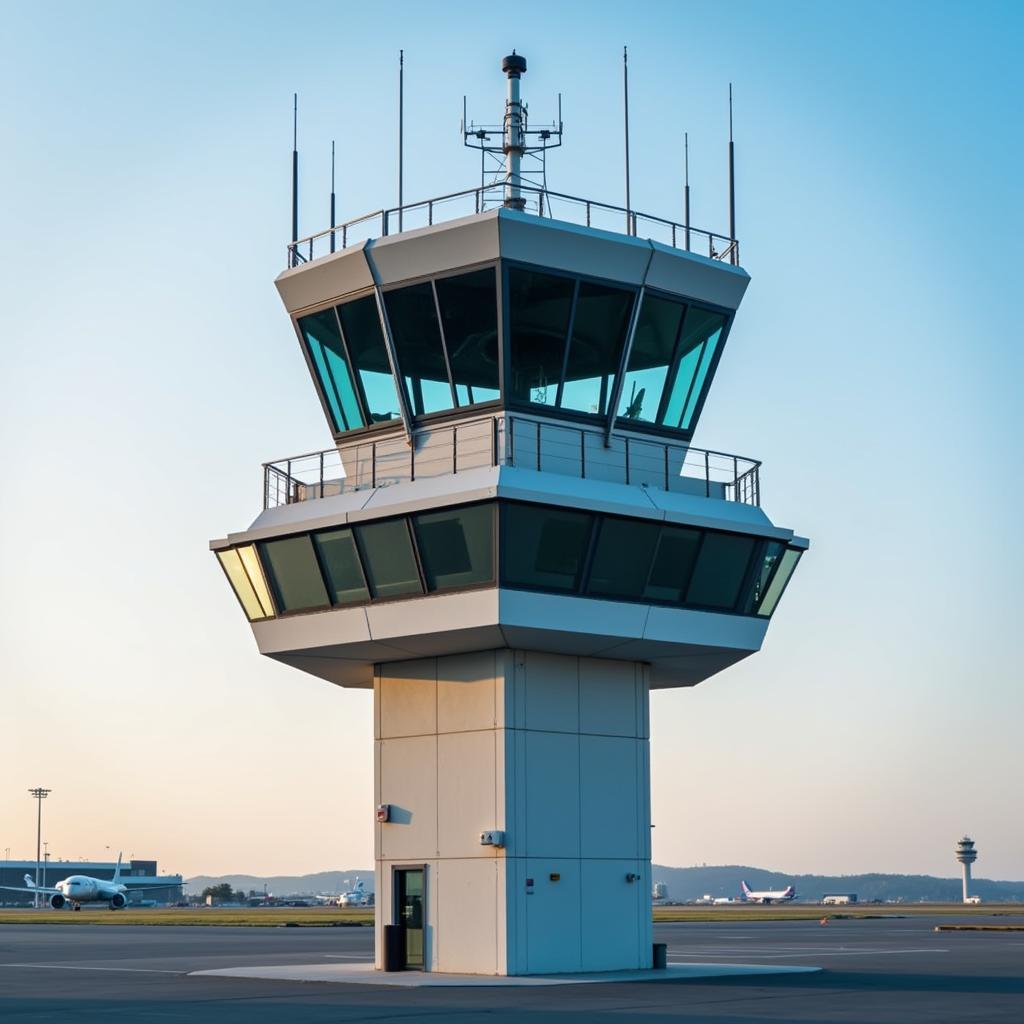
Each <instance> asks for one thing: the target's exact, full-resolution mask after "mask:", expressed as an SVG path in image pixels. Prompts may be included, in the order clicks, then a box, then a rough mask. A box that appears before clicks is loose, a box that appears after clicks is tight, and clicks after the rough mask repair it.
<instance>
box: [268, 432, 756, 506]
mask: <svg viewBox="0 0 1024 1024" xmlns="http://www.w3.org/2000/svg"><path fill="white" fill-rule="evenodd" d="M343 452H344V454H342V451H341V450H339V449H338V448H328V449H325V450H324V451H318V452H307V453H306V454H304V455H296V456H293V457H291V458H287V459H278V460H276V461H274V462H266V463H264V464H263V508H264V509H265V510H266V509H271V508H277V507H279V506H281V505H290V504H293V503H295V502H302V501H310V500H315V499H317V498H327V497H332V496H334V495H338V494H347V493H350V492H353V491H360V490H368V489H371V488H376V487H387V486H390V485H393V484H398V483H405V482H411V481H415V480H423V479H429V478H433V477H439V476H447V475H449V474H456V473H459V472H466V471H468V470H474V469H480V468H482V467H487V466H514V467H517V468H523V469H532V470H537V471H540V472H546V473H559V474H562V475H565V476H571V477H576V478H577V479H582V480H598V481H602V482H607V483H618V484H629V485H634V486H640V487H651V488H655V489H658V490H662V491H668V492H672V493H679V494H690V495H695V496H701V497H706V498H718V499H721V500H725V501H735V502H740V503H742V504H745V505H752V506H755V507H759V506H760V503H761V484H760V469H761V463H760V462H758V461H757V460H755V459H749V458H744V457H742V456H738V455H729V454H726V453H725V452H718V451H711V450H708V449H704V448H694V447H692V446H688V445H682V444H671V443H667V442H663V441H658V440H654V439H651V438H646V437H635V436H630V435H628V434H626V435H624V434H622V433H618V434H616V435H614V436H613V437H612V438H611V443H610V445H609V446H608V447H605V445H604V437H603V435H602V433H601V432H600V431H598V430H593V429H587V428H584V427H578V426H575V425H572V424H562V423H552V422H551V421H550V420H546V419H542V418H539V417H530V416H525V415H515V416H513V415H508V414H500V415H495V416H484V417H478V418H474V419H468V420H461V421H459V422H456V423H452V424H445V425H438V426H435V427H432V428H431V427H427V428H424V429H420V430H417V431H416V432H415V433H414V435H413V444H411V445H409V444H407V443H406V441H405V438H404V436H402V435H391V436H389V437H383V438H380V439H368V440H365V441H362V442H358V441H353V442H352V443H350V444H348V445H345V446H344V448H343Z"/></svg>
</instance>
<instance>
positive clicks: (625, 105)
mask: <svg viewBox="0 0 1024 1024" xmlns="http://www.w3.org/2000/svg"><path fill="white" fill-rule="evenodd" d="M622 110H623V115H624V117H623V121H624V124H623V127H624V130H625V135H626V234H627V235H631V234H633V217H632V214H631V212H630V211H631V210H632V207H631V206H630V205H629V57H628V55H627V53H626V47H623V48H622Z"/></svg>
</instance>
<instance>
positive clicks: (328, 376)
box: [299, 309, 366, 433]
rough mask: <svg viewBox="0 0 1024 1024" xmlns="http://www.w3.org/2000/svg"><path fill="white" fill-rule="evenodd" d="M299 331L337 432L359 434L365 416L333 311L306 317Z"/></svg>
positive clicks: (300, 324) (300, 322)
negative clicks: (353, 431)
mask: <svg viewBox="0 0 1024 1024" xmlns="http://www.w3.org/2000/svg"><path fill="white" fill-rule="evenodd" d="M299 329H300V330H301V331H302V336H303V338H305V340H306V347H307V348H308V349H309V354H310V356H311V358H312V360H313V365H314V366H315V367H316V375H317V377H318V378H319V380H320V390H321V391H322V392H323V394H324V397H325V398H326V399H327V406H328V408H329V409H330V410H331V419H332V420H333V421H334V429H335V431H336V432H339V433H340V432H341V431H343V430H356V429H357V428H359V427H364V426H366V424H365V423H364V422H363V414H362V413H361V412H360V411H359V401H358V399H357V398H356V392H355V386H354V384H353V383H352V371H351V369H350V368H349V365H348V358H347V357H346V355H345V347H344V345H343V344H342V341H341V334H340V332H339V331H338V321H337V318H336V317H335V315H334V310H333V309H325V310H323V312H320V313H314V314H313V315H312V316H304V317H302V319H300V320H299Z"/></svg>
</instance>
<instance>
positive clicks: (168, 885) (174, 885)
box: [40, 882, 185, 895]
mask: <svg viewBox="0 0 1024 1024" xmlns="http://www.w3.org/2000/svg"><path fill="white" fill-rule="evenodd" d="M184 885H185V883H184V882H165V883H164V884H163V885H139V886H134V885H131V886H129V887H128V894H129V895H131V894H132V893H136V892H151V891H152V890H153V889H180V888H182V887H183V886H184ZM40 891H41V890H40Z"/></svg>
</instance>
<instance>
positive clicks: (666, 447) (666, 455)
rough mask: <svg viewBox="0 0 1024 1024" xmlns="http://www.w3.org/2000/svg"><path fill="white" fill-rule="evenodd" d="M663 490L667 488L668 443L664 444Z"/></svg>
mask: <svg viewBox="0 0 1024 1024" xmlns="http://www.w3.org/2000/svg"><path fill="white" fill-rule="evenodd" d="M664 450H665V490H666V491H667V490H668V445H665V449H664Z"/></svg>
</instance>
